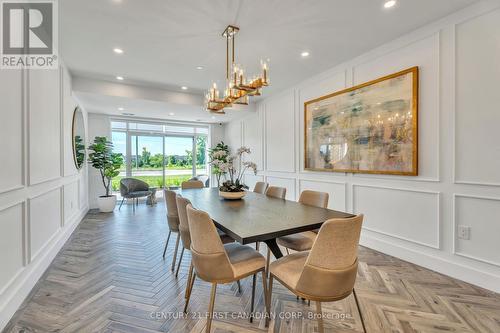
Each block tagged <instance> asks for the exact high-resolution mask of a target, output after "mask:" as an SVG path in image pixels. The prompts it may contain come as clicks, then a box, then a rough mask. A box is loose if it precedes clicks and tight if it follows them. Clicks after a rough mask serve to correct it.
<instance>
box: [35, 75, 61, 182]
mask: <svg viewBox="0 0 500 333" xmlns="http://www.w3.org/2000/svg"><path fill="white" fill-rule="evenodd" d="M59 75H60V74H59V70H47V71H41V70H32V71H31V72H30V79H29V82H30V84H29V91H30V94H29V148H30V149H29V175H30V184H31V185H33V184H38V183H42V182H44V181H48V180H53V179H55V178H57V177H59V176H60V175H61V158H63V156H61V140H60V135H61V118H60V116H61V113H60V107H61V103H60V102H61V101H60V89H61V88H60V86H59V83H60V77H59Z"/></svg>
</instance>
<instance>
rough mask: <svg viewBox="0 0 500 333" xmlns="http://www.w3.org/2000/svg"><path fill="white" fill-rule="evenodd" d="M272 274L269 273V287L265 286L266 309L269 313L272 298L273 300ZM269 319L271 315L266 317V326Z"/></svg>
mask: <svg viewBox="0 0 500 333" xmlns="http://www.w3.org/2000/svg"><path fill="white" fill-rule="evenodd" d="M273 279H274V278H273V275H272V274H269V288H267V289H268V290H267V308H268V311H269V313H271V305H272V304H273V303H272V300H273ZM270 320H271V317H270V316H269V317H266V327H268V326H269V321H270Z"/></svg>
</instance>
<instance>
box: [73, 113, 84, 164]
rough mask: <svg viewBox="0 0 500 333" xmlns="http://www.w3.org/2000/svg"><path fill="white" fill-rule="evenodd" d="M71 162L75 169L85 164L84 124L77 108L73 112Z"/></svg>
mask: <svg viewBox="0 0 500 333" xmlns="http://www.w3.org/2000/svg"><path fill="white" fill-rule="evenodd" d="M72 132H73V134H72V139H73V160H74V161H75V166H76V168H77V169H81V168H82V166H83V163H84V162H85V123H84V120H83V113H82V110H81V109H80V108H79V107H78V106H77V107H76V108H75V110H74V111H73V131H72Z"/></svg>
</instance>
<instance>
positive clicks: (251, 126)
mask: <svg viewBox="0 0 500 333" xmlns="http://www.w3.org/2000/svg"><path fill="white" fill-rule="evenodd" d="M262 113H263V112H262V111H261V109H259V110H258V111H257V112H256V113H254V114H252V115H251V116H249V117H246V118H245V119H243V121H242V122H243V145H244V146H246V147H248V148H250V151H251V152H252V153H251V154H250V155H248V156H246V160H248V161H252V162H255V163H257V170H263V169H264V162H263V158H262Z"/></svg>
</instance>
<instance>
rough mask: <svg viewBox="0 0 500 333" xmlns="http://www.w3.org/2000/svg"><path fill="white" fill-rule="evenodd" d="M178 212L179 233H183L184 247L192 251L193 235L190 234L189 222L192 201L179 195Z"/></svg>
mask: <svg viewBox="0 0 500 333" xmlns="http://www.w3.org/2000/svg"><path fill="white" fill-rule="evenodd" d="M176 200H177V211H178V213H179V232H180V233H181V240H182V245H183V246H184V248H185V249H188V250H189V249H190V247H191V234H190V232H189V222H188V217H187V209H186V207H187V205H190V204H191V201H189V200H188V199H186V198H184V197H182V196H181V195H179V194H178V195H177V198H176Z"/></svg>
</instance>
